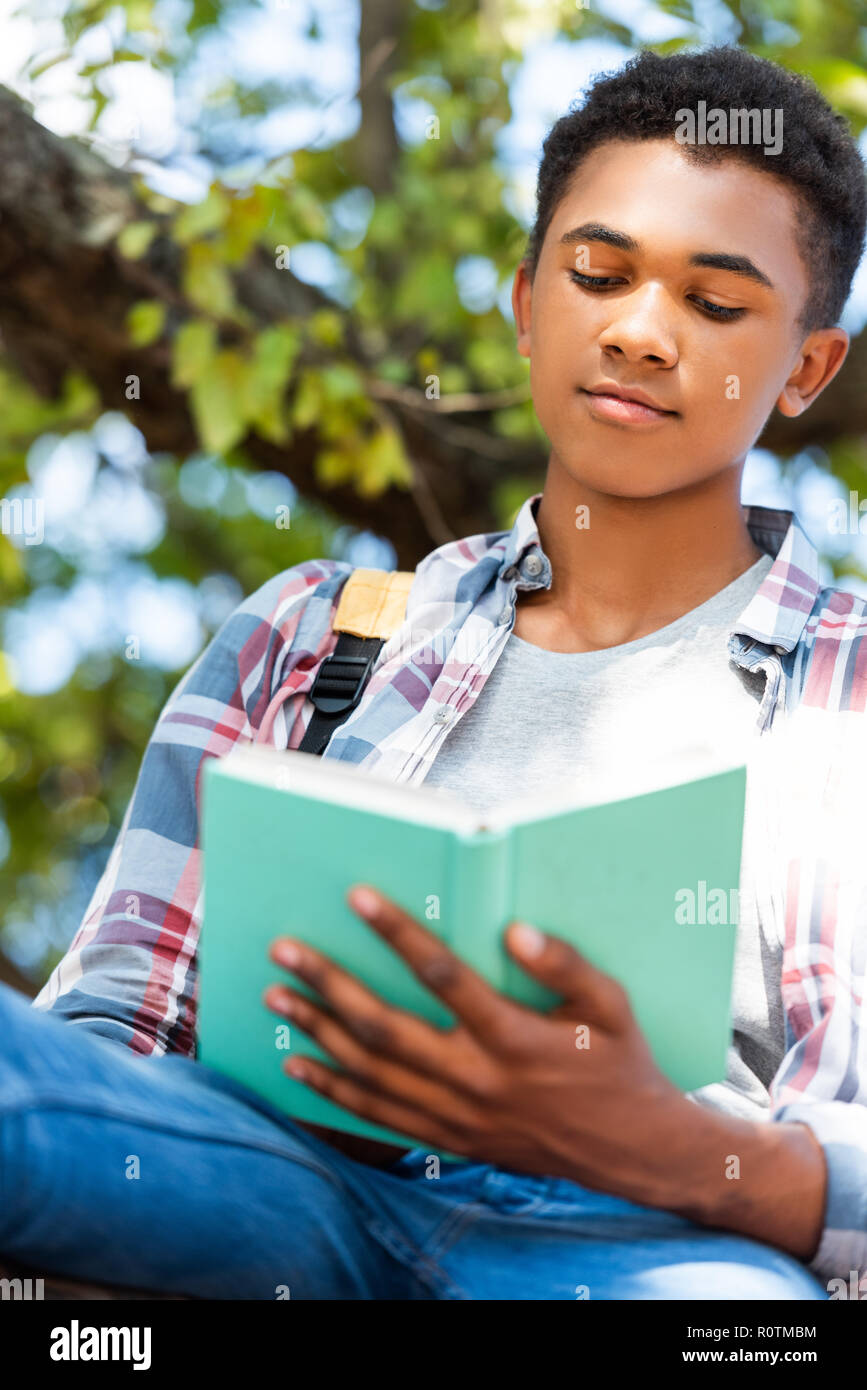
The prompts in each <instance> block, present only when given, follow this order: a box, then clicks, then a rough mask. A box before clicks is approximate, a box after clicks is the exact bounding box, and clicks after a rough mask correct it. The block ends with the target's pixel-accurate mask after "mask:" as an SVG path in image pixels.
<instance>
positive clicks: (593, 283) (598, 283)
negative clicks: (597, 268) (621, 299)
mask: <svg viewBox="0 0 867 1390" xmlns="http://www.w3.org/2000/svg"><path fill="white" fill-rule="evenodd" d="M569 274H570V275H571V276H572V279H573V280H574V281H575V283H576V285H582V286H583V287H584V289H586V290H601V289H605V288H606V287H607V286H608V285H617V284H621V283H622V280H621V277H619V276H616V275H582V273H581V271H580V270H570V271H569Z"/></svg>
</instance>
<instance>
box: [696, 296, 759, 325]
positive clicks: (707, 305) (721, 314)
mask: <svg viewBox="0 0 867 1390" xmlns="http://www.w3.org/2000/svg"><path fill="white" fill-rule="evenodd" d="M693 303H694V304H697V305H698V307H699V308H700V309H703V310H704V312H705V313H706V314H710V315H711V317H712V318H715V319H726V320H727V321H728V322H731V320H732V319H739V318H741V317H742V316H743V315H744V314H745V313H746V312H747V311H746V309H729V308H727V307H726V306H725V305H724V304H712V303H711V302H710V300H708V299H699V298H698V296H697V295H696V296H694V297H693Z"/></svg>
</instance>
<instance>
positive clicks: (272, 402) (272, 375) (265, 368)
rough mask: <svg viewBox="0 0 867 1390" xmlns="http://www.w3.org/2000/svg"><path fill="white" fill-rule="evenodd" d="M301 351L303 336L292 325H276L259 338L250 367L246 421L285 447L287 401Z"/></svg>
mask: <svg viewBox="0 0 867 1390" xmlns="http://www.w3.org/2000/svg"><path fill="white" fill-rule="evenodd" d="M300 347H301V334H300V332H299V331H298V329H297V328H296V327H295V326H294V325H293V324H291V323H285V324H275V325H274V326H273V327H271V328H266V329H265V330H264V331H263V332H262V333H259V334H258V335H257V337H256V342H255V346H254V350H253V357H252V359H251V361H250V362H249V364H248V369H247V374H246V380H245V409H246V415H247V419H248V420H249V421H250V423H251V424H254V425H255V426H256V427H257V429H258V430H259V432H260V433H261V434H264V436H265V437H266V438H267V439H270V440H273V442H274V443H276V444H280V443H283V441H284V440H285V439H286V438H287V436H288V425H287V419H286V412H285V410H284V397H285V394H286V386H287V384H288V382H289V378H290V377H291V375H292V367H293V366H294V363H295V359H296V357H297V355H298V352H299V350H300Z"/></svg>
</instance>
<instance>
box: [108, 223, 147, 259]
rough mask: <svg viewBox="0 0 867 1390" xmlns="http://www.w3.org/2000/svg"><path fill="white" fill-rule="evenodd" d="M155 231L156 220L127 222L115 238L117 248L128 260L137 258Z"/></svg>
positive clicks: (143, 251) (142, 252)
mask: <svg viewBox="0 0 867 1390" xmlns="http://www.w3.org/2000/svg"><path fill="white" fill-rule="evenodd" d="M156 233H157V224H156V222H128V223H127V224H126V226H125V227H124V228H123V231H122V232H121V233H120V235H119V236H118V238H117V249H118V251H119V252H120V254H121V255H122V256H126V257H127V259H128V260H130V261H137V260H139V259H140V258H141V257H142V256H143V255H144V253H145V251H147V249H148V247H149V246H150V244H151V242H152V241H153V239H154V237H155V236H156Z"/></svg>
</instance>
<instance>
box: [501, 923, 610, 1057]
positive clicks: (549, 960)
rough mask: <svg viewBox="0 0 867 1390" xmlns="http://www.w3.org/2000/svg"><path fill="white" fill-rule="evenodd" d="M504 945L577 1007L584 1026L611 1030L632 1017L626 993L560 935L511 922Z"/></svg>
mask: <svg viewBox="0 0 867 1390" xmlns="http://www.w3.org/2000/svg"><path fill="white" fill-rule="evenodd" d="M506 943H507V945H508V947H509V950H510V952H511V953H512V955H513V956H514V957H515V958H516V960H517V961H518V962H519V964H520V966H521V968H522V969H523V970H525V971H526V972H527V974H528V975H532V976H533V978H534V979H536V980H538V981H539V982H540V984H543V985H546V986H547V988H548V989H550V990H553V991H554V993H555V994H559V995H561V996H562V998H563V999H564V1001H566V1002H567V1003H571V1004H575V1005H577V1006H578V1007H580V1010H581V1016H582V1018H583V1019H584V1020H585V1021H586V1022H587V1023H596V1024H598V1025H599V1026H600V1027H603V1028H609V1029H611V1030H614V1029H616V1028H620V1027H623V1026H624V1024H625V1023H626V1021H627V1020H628V1018H629V1016H630V1014H631V1006H630V1003H629V996H628V995H627V993H626V990H625V989H624V988H623V986H622V985H621V984H620V983H619V981H617V980H615V979H614V978H613V977H612V976H611V975H606V974H605V972H604V971H602V970H598V969H597V968H596V966H595V965H591V963H590V961H589V960H587V958H586V956H582V955H581V954H580V952H578V951H576V950H575V948H574V946H570V945H569V943H568V941H563V940H562V938H561V937H559V936H548V935H547V934H546V933H545V932H540V931H538V930H537V929H536V927H531V926H528V925H527V924H526V923H525V922H514V923H512V924H511V925H510V927H509V928H508V930H507V933H506Z"/></svg>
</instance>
